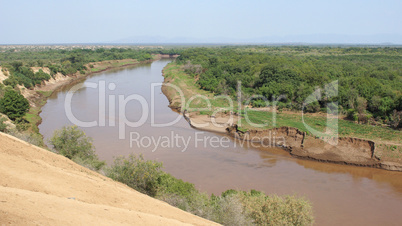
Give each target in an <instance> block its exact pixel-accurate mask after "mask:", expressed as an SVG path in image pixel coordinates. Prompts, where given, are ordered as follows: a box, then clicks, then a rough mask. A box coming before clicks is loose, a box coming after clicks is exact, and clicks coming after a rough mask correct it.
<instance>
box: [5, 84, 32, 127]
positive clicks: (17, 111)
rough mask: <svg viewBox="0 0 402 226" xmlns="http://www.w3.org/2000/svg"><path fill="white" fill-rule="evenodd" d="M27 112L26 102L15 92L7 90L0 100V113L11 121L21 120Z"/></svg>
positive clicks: (27, 103) (27, 105)
mask: <svg viewBox="0 0 402 226" xmlns="http://www.w3.org/2000/svg"><path fill="white" fill-rule="evenodd" d="M28 110H29V102H28V100H27V99H25V97H24V96H22V95H21V94H19V93H18V92H17V91H15V90H7V91H6V92H5V93H4V96H3V98H1V99H0V112H1V113H3V114H6V115H7V116H8V118H10V119H11V120H16V119H18V118H22V117H23V116H24V115H25V113H26V112H27V111H28Z"/></svg>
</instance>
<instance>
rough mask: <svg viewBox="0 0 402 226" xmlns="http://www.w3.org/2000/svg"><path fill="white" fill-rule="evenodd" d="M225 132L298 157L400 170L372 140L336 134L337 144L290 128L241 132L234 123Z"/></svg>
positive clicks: (398, 165)
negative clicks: (280, 148) (386, 159)
mask: <svg viewBox="0 0 402 226" xmlns="http://www.w3.org/2000/svg"><path fill="white" fill-rule="evenodd" d="M227 132H228V133H229V134H230V135H232V136H233V137H235V138H237V139H240V140H242V141H249V142H261V143H263V144H265V145H269V146H279V147H283V148H284V149H285V150H287V151H288V152H289V153H290V154H291V155H292V156H295V157H298V158H303V159H311V160H316V161H320V162H332V163H338V164H347V165H355V166H366V167H374V168H381V169H386V170H394V171H402V164H400V163H397V162H390V161H382V160H381V159H380V151H377V150H376V144H375V142H373V141H370V140H364V139H360V138H353V137H339V138H337V144H336V145H332V144H330V143H329V142H325V141H324V140H322V139H319V138H317V137H313V136H309V135H307V134H306V133H304V132H301V131H300V130H298V129H296V128H292V127H280V128H274V129H267V130H249V131H247V132H242V131H239V130H238V128H237V125H233V126H230V127H228V128H227Z"/></svg>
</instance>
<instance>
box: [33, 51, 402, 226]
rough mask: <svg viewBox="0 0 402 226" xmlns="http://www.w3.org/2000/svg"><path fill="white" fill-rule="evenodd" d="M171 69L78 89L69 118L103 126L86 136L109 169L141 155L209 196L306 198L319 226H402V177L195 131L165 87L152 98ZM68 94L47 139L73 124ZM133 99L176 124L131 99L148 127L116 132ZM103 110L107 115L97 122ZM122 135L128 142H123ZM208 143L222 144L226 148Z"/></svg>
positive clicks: (133, 116) (134, 114) (149, 67)
mask: <svg viewBox="0 0 402 226" xmlns="http://www.w3.org/2000/svg"><path fill="white" fill-rule="evenodd" d="M169 62H171V60H170V59H163V60H159V61H155V62H153V63H150V64H143V65H139V66H135V67H128V68H124V69H116V70H111V71H107V72H102V73H99V74H95V75H92V76H90V77H88V78H87V79H86V80H85V81H82V82H81V83H79V84H78V85H75V87H76V88H77V92H75V93H74V95H73V96H72V99H71V100H72V101H71V109H72V112H71V113H72V115H73V116H74V118H75V119H76V120H80V121H85V122H91V121H95V122H97V123H98V126H95V127H83V128H82V129H83V130H84V131H85V132H86V134H87V135H88V136H91V137H92V138H93V139H94V145H95V147H96V153H97V154H98V156H99V157H100V159H102V160H105V161H107V163H108V164H111V163H112V162H113V158H114V157H115V156H120V155H126V156H127V155H128V154H130V153H135V154H139V153H142V154H143V155H144V158H145V159H150V160H157V161H161V162H163V166H164V170H165V171H166V172H168V173H171V174H172V175H174V176H175V177H177V178H180V179H183V180H184V181H188V182H191V183H194V184H195V185H196V187H197V188H198V189H200V190H201V191H204V192H207V193H209V194H211V193H214V194H220V193H221V192H222V191H225V190H227V189H231V188H234V189H242V190H250V189H256V190H261V191H264V192H265V193H267V194H278V195H287V194H290V195H292V194H296V195H299V196H305V197H306V198H307V199H309V200H310V201H311V202H312V204H313V209H314V215H315V219H316V224H317V225H340V224H343V225H345V224H346V225H379V224H382V225H400V224H402V214H401V211H402V173H400V172H391V171H385V170H380V169H372V168H363V167H355V166H345V165H336V164H330V163H320V162H314V161H308V160H299V159H295V158H292V157H290V156H289V155H288V154H287V153H286V152H285V151H283V150H281V149H278V148H266V149H264V150H261V149H255V148H246V147H241V145H240V144H239V143H238V142H235V141H233V140H232V139H231V138H228V137H225V136H222V135H219V134H214V133H210V132H204V131H198V130H195V129H193V128H191V127H190V126H189V125H188V123H187V122H186V121H185V120H184V119H183V118H182V117H181V116H180V115H179V114H177V113H176V112H174V111H172V110H171V109H170V108H169V107H168V105H169V102H168V100H167V98H166V97H165V96H164V95H163V94H162V92H161V90H160V86H155V89H154V92H151V84H152V83H161V82H163V76H162V73H161V71H162V69H163V68H164V66H166V64H167V63H169ZM94 87H97V88H94ZM102 87H104V89H105V90H106V97H107V98H106V101H105V103H103V99H104V96H102V95H101V96H100V95H99V89H102ZM70 88H71V87H65V88H64V89H62V90H60V91H58V92H55V93H54V94H53V95H52V96H51V97H50V98H49V99H48V101H47V103H46V105H45V106H44V107H43V108H42V113H41V114H40V116H41V117H42V119H43V121H42V124H40V125H39V130H40V133H41V134H42V135H43V136H44V138H45V140H46V139H49V137H51V135H52V133H53V131H54V130H56V129H60V128H61V127H62V126H64V125H71V124H73V123H71V122H70V120H69V118H68V114H66V109H65V100H66V96H68V95H67V93H68V92H67V91H68V90H69V89H70ZM135 94H137V95H139V96H141V97H143V98H144V99H145V100H146V102H147V103H151V101H150V100H151V98H152V97H153V99H154V104H153V106H154V109H153V110H154V111H153V112H154V116H155V117H154V118H155V120H154V121H155V123H154V124H162V123H168V122H172V121H174V120H175V119H177V118H178V121H177V122H176V123H174V124H173V125H171V126H168V127H155V125H152V120H151V114H146V115H145V114H143V110H147V108H148V109H149V110H151V105H148V107H147V106H144V105H141V102H139V101H136V100H132V101H129V102H127V103H126V104H125V106H126V108H125V117H127V120H129V121H133V122H135V121H139V120H141V119H144V123H143V125H141V126H140V127H136V128H132V127H129V126H126V127H125V128H124V130H119V122H120V121H122V116H121V115H119V114H118V113H117V110H118V109H119V106H122V105H123V104H122V103H123V102H120V101H119V98H121V99H122V100H124V99H125V98H128V97H130V96H131V97H133V98H136V99H141V98H139V97H138V96H135ZM119 96H120V97H119ZM67 99H68V98H67ZM110 100H111V101H110ZM126 100H127V99H126ZM113 102H114V103H113ZM103 105H104V106H103ZM100 106H101V108H100V109H101V110H100V111H101V112H105V114H104V115H99V107H100ZM121 110H122V109H120V111H119V112H120V113H121V112H122V111H121ZM67 112H68V110H67ZM114 112H116V113H114ZM144 115H145V116H147V117H145V118H144V117H143V116H144ZM70 118H71V117H70ZM103 123H104V125H105V126H103ZM113 124H114V126H113ZM120 128H121V127H120ZM119 134H120V137H121V136H122V135H123V134H124V135H125V139H119ZM130 138H131V139H130ZM158 139H159V145H157V146H156V147H155V145H154V143H155V142H156V143H157V142H158ZM211 139H212V140H216V141H219V142H223V146H222V145H221V146H219V145H216V144H217V143H216V142H210V141H211ZM164 140H165V141H166V142H164V143H162V142H163V141H164ZM205 143H206V145H204V144H205ZM185 144H188V146H187V148H186V146H185ZM218 146H219V147H218Z"/></svg>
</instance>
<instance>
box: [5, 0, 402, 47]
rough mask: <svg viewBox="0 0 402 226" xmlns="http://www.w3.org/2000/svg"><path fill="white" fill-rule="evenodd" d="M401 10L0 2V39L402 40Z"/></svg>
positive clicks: (256, 0)
mask: <svg viewBox="0 0 402 226" xmlns="http://www.w3.org/2000/svg"><path fill="white" fill-rule="evenodd" d="M401 9H402V1H401V0H381V1H379V0H336V1H335V0H327V1H323V0H321V1H318V0H308V1H303V0H299V1H296V0H283V1H279V0H277V1H262V0H249V1H223V0H202V1H201V0H199V1H195V0H186V1H184V0H169V1H162V0H146V1H138V0H127V1H126V0H115V1H104V0H96V1H92V0H87V1H85V0H81V1H76V0H71V1H57V0H37V1H32V0H30V1H28V0H14V1H9V0H0V12H1V14H0V16H1V19H0V44H43V43H99V42H115V41H127V40H143V39H147V38H149V39H150V40H154V39H155V37H159V39H161V40H164V39H165V38H166V40H171V41H172V40H173V41H174V40H185V39H184V37H185V38H189V40H195V41H216V40H223V41H224V40H228V41H234V42H235V41H267V42H269V41H272V42H279V41H281V40H283V41H289V42H298V41H299V42H322V43H325V42H336V41H337V40H338V41H339V42H348V40H349V42H394V43H399V44H402V13H400V10H401ZM138 37H140V38H138ZM263 37H264V38H263ZM261 38H262V39H261ZM159 39H158V40H159ZM187 40H188V39H187Z"/></svg>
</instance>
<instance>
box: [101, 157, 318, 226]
mask: <svg viewBox="0 0 402 226" xmlns="http://www.w3.org/2000/svg"><path fill="white" fill-rule="evenodd" d="M106 172H107V173H106V175H107V176H109V177H111V178H112V179H114V180H117V181H120V182H122V183H125V184H127V185H128V186H130V187H132V188H134V189H136V190H138V191H140V192H142V193H145V194H148V195H150V196H153V197H156V198H158V199H161V200H163V201H165V202H167V203H169V204H171V205H173V206H176V207H178V208H180V209H182V210H185V211H188V212H190V213H193V214H195V215H198V216H200V217H203V218H206V219H209V220H212V221H215V222H218V223H221V224H224V225H254V224H256V225H312V224H313V222H314V219H313V214H312V207H311V204H310V203H309V202H308V201H307V200H305V199H304V198H298V197H296V196H284V197H278V196H276V195H272V196H267V195H265V194H264V193H262V192H259V191H255V190H251V191H250V192H244V191H236V190H228V191H226V192H223V193H222V195H220V196H215V195H212V196H208V195H207V194H205V193H201V192H199V191H198V190H197V189H196V188H195V187H194V185H193V184H191V183H188V182H184V181H182V180H180V179H177V178H175V177H173V176H172V175H170V174H167V173H165V172H163V171H162V163H158V162H155V161H150V160H144V158H143V157H142V156H141V155H140V156H139V157H137V156H135V155H130V156H128V157H127V158H126V157H118V158H116V160H115V162H114V164H113V165H112V166H111V167H110V168H109V169H107V170H106Z"/></svg>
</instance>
